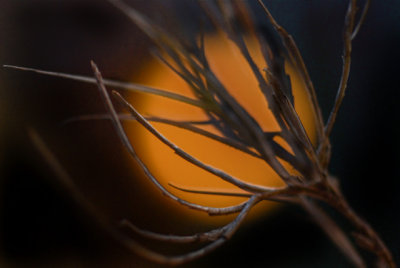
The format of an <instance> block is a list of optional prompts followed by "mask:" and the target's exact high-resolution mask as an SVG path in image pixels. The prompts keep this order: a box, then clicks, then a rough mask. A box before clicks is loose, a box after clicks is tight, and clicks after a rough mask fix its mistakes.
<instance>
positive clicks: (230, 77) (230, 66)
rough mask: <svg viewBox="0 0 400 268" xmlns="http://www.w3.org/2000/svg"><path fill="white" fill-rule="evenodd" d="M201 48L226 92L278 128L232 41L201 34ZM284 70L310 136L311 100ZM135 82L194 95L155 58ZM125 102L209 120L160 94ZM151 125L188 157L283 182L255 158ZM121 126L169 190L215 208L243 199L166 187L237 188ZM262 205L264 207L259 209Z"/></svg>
mask: <svg viewBox="0 0 400 268" xmlns="http://www.w3.org/2000/svg"><path fill="white" fill-rule="evenodd" d="M246 42H247V45H248V47H249V50H250V52H251V54H252V56H253V59H254V60H255V62H256V64H257V65H258V67H259V68H260V69H262V68H263V67H265V63H264V61H263V57H262V55H261V51H260V50H259V48H258V46H257V42H256V41H255V40H252V39H250V38H248V39H247V40H246ZM205 49H206V55H207V58H208V60H209V63H210V66H211V68H212V70H213V71H214V73H215V74H216V75H217V77H218V78H219V79H220V81H221V82H222V83H223V84H224V86H225V87H226V88H227V89H228V90H229V92H230V93H231V94H232V95H233V96H234V97H235V98H236V99H237V100H238V101H239V103H240V104H241V105H243V106H244V107H245V108H246V109H247V111H248V112H249V113H250V114H251V115H252V116H253V117H254V118H255V119H256V120H258V122H259V124H260V125H261V127H262V128H263V129H264V130H265V131H279V126H278V125H277V123H276V122H275V119H274V117H273V115H272V113H271V112H270V110H269V109H268V107H267V103H266V101H265V98H264V96H263V95H262V93H261V92H260V90H259V88H258V83H257V81H256V79H255V77H254V75H253V74H252V72H251V70H250V68H249V66H248V64H247V63H246V61H245V59H244V58H243V57H242V56H241V54H240V52H239V50H238V49H237V48H236V47H235V46H234V44H233V43H231V42H230V41H229V40H227V39H226V38H222V37H218V36H208V37H206V38H205ZM286 65H287V64H286ZM286 71H287V73H288V74H289V75H290V78H291V83H292V87H293V89H294V92H293V94H294V97H295V108H296V110H297V111H298V113H299V116H300V118H301V120H302V122H303V124H304V126H305V128H306V130H307V132H308V133H309V135H310V137H311V139H312V140H313V137H314V132H315V131H314V125H313V116H312V110H311V108H310V107H311V106H310V103H309V101H308V99H307V96H306V92H305V91H304V85H303V84H302V82H301V80H300V78H299V77H298V75H297V74H296V73H295V72H294V70H293V69H292V68H290V66H288V65H287V66H286ZM140 82H141V83H142V84H146V85H150V86H154V87H157V88H162V89H165V90H168V91H173V92H177V93H180V94H183V95H185V96H189V97H192V98H193V94H192V92H191V90H190V88H189V87H188V86H187V85H186V84H185V82H184V81H183V80H182V79H181V78H179V76H177V75H176V74H175V73H173V72H172V71H171V70H170V69H169V68H168V67H166V66H165V65H163V64H162V63H160V62H158V61H152V62H150V63H149V64H148V66H147V67H146V68H145V69H144V76H143V77H141V79H140ZM128 100H129V101H130V102H132V103H133V104H134V105H135V106H136V107H138V109H139V111H140V112H141V113H142V114H144V115H154V116H160V117H164V118H170V119H174V120H207V119H208V118H207V117H206V115H205V114H204V113H203V112H202V110H201V109H199V108H195V107H192V106H189V105H187V104H183V103H179V102H177V101H172V100H168V99H166V98H162V97H155V96H148V95H146V96H144V95H143V96H142V95H140V98H139V99H138V96H137V95H136V96H134V97H132V98H130V99H129V98H128ZM152 124H153V126H155V127H156V129H158V130H159V131H160V132H161V133H163V135H165V137H167V138H168V139H170V140H171V141H172V142H174V143H175V144H176V145H178V146H179V147H180V148H182V149H184V150H185V151H187V152H188V153H190V154H191V155H193V156H195V157H196V158H198V159H199V160H201V161H203V162H205V163H208V164H210V165H212V166H214V167H217V168H219V169H221V170H224V171H226V172H227V173H229V174H231V175H233V176H235V177H237V178H240V179H242V180H244V181H247V182H250V183H253V184H260V185H265V186H283V185H284V183H283V182H282V181H281V179H280V178H279V177H278V176H277V175H276V174H275V173H274V172H273V171H272V169H271V168H270V167H269V166H268V165H267V164H266V163H265V162H264V161H262V160H260V159H257V158H254V157H252V156H249V155H246V154H245V153H242V152H240V151H237V150H235V149H233V148H230V147H228V146H225V145H223V144H220V143H218V142H215V141H213V140H210V139H208V138H205V137H202V136H200V135H198V134H194V133H192V132H188V131H186V130H182V129H178V128H175V127H171V126H167V125H165V124H160V123H152ZM126 127H127V131H128V135H129V136H130V137H131V138H132V141H133V144H134V146H135V148H136V149H137V151H138V153H139V155H140V157H142V159H143V160H144V162H145V163H146V164H147V165H148V167H149V168H150V170H151V171H152V172H153V174H154V175H155V176H156V177H157V178H158V179H159V181H160V182H161V183H162V184H163V185H164V186H165V187H166V188H167V189H169V190H171V192H172V193H174V194H176V195H177V196H179V197H181V198H183V199H185V200H188V201H190V202H194V203H198V204H202V205H208V206H215V207H221V206H229V205H234V204H238V203H241V202H243V200H244V199H243V198H237V197H235V198H232V197H221V196H213V195H201V194H191V193H184V192H181V191H178V190H175V189H173V188H171V187H170V186H168V182H171V183H173V184H175V185H178V186H182V187H184V188H190V189H203V190H211V191H219V190H223V191H229V192H239V191H241V190H240V189H237V188H236V187H235V186H232V185H231V184H229V183H226V182H224V181H222V180H221V179H220V178H218V177H216V176H214V175H211V174H209V173H207V172H205V171H204V170H201V169H199V168H198V167H195V166H193V165H192V164H190V163H188V162H186V161H185V160H183V159H181V158H180V157H179V156H177V155H176V154H174V152H173V151H172V150H171V149H170V148H168V147H167V146H165V145H163V144H162V143H161V142H159V141H158V140H157V139H156V138H154V137H153V136H152V135H151V134H149V133H148V132H147V131H146V130H144V128H142V127H138V125H137V124H135V123H130V124H126ZM205 128H206V129H207V130H210V131H212V132H214V133H218V132H216V131H215V129H214V128H213V127H210V126H207V127H205ZM280 143H281V144H282V145H283V146H286V147H287V145H285V144H284V142H283V141H280ZM284 165H285V166H286V167H288V168H290V166H289V165H288V164H287V163H284ZM270 207H271V204H268V205H267V208H270ZM265 209H266V208H265V206H264V207H263V209H262V210H265ZM258 210H260V209H258ZM183 211H185V213H192V214H193V215H194V216H193V217H199V219H200V218H201V219H203V220H204V219H206V218H209V217H208V215H206V214H199V213H194V212H193V210H189V209H183ZM203 215H204V216H203Z"/></svg>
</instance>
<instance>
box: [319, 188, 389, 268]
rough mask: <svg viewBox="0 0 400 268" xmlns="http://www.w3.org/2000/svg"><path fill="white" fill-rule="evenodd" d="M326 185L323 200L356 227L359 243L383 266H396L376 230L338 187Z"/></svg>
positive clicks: (322, 195) (355, 234)
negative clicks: (354, 208) (358, 212)
mask: <svg viewBox="0 0 400 268" xmlns="http://www.w3.org/2000/svg"><path fill="white" fill-rule="evenodd" d="M325 186H326V188H324V189H322V191H321V192H320V197H321V200H323V201H325V202H326V203H327V204H329V205H330V206H331V207H333V208H335V209H336V210H337V211H338V212H340V213H341V214H342V215H343V216H344V217H346V218H347V219H348V220H349V222H350V223H351V224H352V225H353V226H354V227H355V228H356V232H355V233H353V235H354V237H355V238H356V242H357V244H358V245H359V246H360V247H362V248H364V249H366V250H368V251H369V252H371V253H372V254H374V255H376V256H377V258H378V260H379V261H380V262H381V263H382V264H384V265H385V266H383V267H390V268H395V267H396V264H395V262H394V260H393V257H392V254H391V252H390V250H389V249H388V248H387V246H386V245H385V243H384V242H383V240H382V239H381V238H380V236H379V235H378V234H377V233H376V232H375V230H374V229H373V228H372V227H371V226H370V225H369V224H368V223H367V222H366V221H365V220H364V219H362V218H361V217H360V216H359V215H358V214H357V213H356V212H355V211H354V210H353V209H352V208H351V206H350V205H349V204H348V202H347V201H346V199H345V198H344V196H343V195H342V194H341V192H340V191H338V189H332V188H331V186H329V185H325Z"/></svg>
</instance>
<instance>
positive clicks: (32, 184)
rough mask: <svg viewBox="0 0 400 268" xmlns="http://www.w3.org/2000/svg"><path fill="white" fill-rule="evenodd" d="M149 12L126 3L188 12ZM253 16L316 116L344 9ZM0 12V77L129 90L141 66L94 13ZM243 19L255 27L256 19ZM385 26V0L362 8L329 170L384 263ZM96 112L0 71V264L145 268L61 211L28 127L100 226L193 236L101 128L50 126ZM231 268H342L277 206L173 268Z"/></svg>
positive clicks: (391, 234) (144, 50)
mask: <svg viewBox="0 0 400 268" xmlns="http://www.w3.org/2000/svg"><path fill="white" fill-rule="evenodd" d="M160 2H162V4H161V3H160ZM160 2H158V1H156V0H151V1H150V0H147V1H141V0H131V1H130V3H131V4H132V6H134V7H136V8H137V9H139V10H141V11H142V12H144V13H146V14H148V15H149V16H150V17H152V18H155V19H158V20H161V19H162V18H163V16H164V15H162V14H168V12H166V11H167V10H169V9H171V10H174V12H175V13H176V14H179V16H178V17H179V19H182V20H184V21H185V23H186V21H188V20H189V19H191V18H192V17H193V16H194V15H195V14H196V12H197V11H196V10H195V9H194V8H193V7H192V6H191V5H190V4H188V1H183V0H181V1H178V0H170V1H160ZM266 4H268V6H269V7H270V9H271V12H272V14H273V15H275V17H276V19H277V21H278V22H280V23H281V24H282V25H283V26H284V27H285V28H286V29H287V30H288V32H289V33H291V34H292V35H293V36H294V38H295V40H296V41H297V44H298V46H299V48H300V51H301V52H302V54H303V56H304V58H305V62H306V64H307V67H308V69H309V71H310V74H311V77H312V79H313V81H314V84H315V87H316V89H317V94H318V96H319V99H320V101H321V103H322V107H323V109H324V116H325V118H327V115H328V111H329V109H330V107H331V105H332V103H333V99H334V96H335V93H336V87H337V85H338V81H339V77H340V67H341V51H342V40H341V37H342V26H343V17H344V14H345V10H346V7H347V1H334V0H329V1H328V0H327V1H316V0H309V1H294V0H286V1H266ZM0 10H1V11H0V40H1V41H0V64H1V65H3V64H13V65H20V66H28V67H35V68H39V69H45V70H54V71H60V72H68V73H77V74H84V75H91V68H90V64H89V61H90V60H92V59H93V60H94V61H95V62H96V63H97V64H98V65H99V67H100V69H101V71H102V72H103V75H104V76H105V77H108V78H115V79H121V80H131V81H132V79H135V80H140V77H141V75H142V74H141V73H140V72H141V70H140V68H139V66H141V65H143V64H144V63H145V62H146V61H147V60H148V59H149V58H148V57H149V53H148V49H149V48H151V47H152V46H151V43H150V42H149V40H148V39H147V38H146V37H145V36H144V35H143V34H142V33H140V31H139V30H138V29H137V28H136V26H134V25H133V24H132V23H131V22H130V21H129V20H128V19H126V18H125V16H123V15H122V14H120V13H119V11H118V10H116V9H115V8H113V7H112V6H111V5H110V4H108V3H107V1H98V0H84V1H83V0H79V1H78V0H68V1H51V0H30V1H1V2H0ZM255 12H256V14H257V15H259V16H262V12H260V10H259V9H257V10H255ZM171 16H172V15H171ZM399 19H400V2H399V1H395V0H387V1H384V2H382V1H380V2H378V1H372V3H371V8H370V12H369V13H368V16H367V18H366V21H365V24H364V25H363V27H362V29H361V31H360V33H359V35H358V37H357V38H356V40H355V41H354V47H353V62H352V73H351V78H350V83H349V90H348V92H347V96H346V98H345V101H344V104H343V109H342V110H341V112H340V114H339V117H338V120H337V125H336V127H335V128H334V132H333V137H332V143H333V156H332V164H331V168H330V170H331V172H332V173H333V174H334V175H336V176H338V177H339V178H340V179H341V182H342V188H343V191H344V193H345V196H346V197H347V198H348V200H349V203H350V204H351V205H352V206H353V207H354V209H355V210H356V211H357V212H358V213H359V214H360V215H362V216H363V217H365V218H366V219H367V220H368V222H369V223H370V224H371V225H372V226H373V227H374V228H375V229H376V231H377V232H378V233H380V234H381V236H382V238H383V240H384V241H386V242H387V244H388V246H389V248H391V249H392V251H393V254H394V255H395V258H396V260H397V262H398V263H399V262H400V255H399V254H400V253H399V251H398V248H399V241H400V232H399V231H398V226H400V215H399V211H400V195H399V194H398V189H399V187H400V181H399V168H398V161H399V158H400V157H399V154H398V150H399V149H400V142H399V139H398V137H399V135H400V133H399V113H398V110H397V107H396V105H397V104H398V100H399V90H398V88H399V85H398V74H397V72H398V62H399V60H400V50H399V47H400V26H399V22H398V21H399ZM102 111H103V106H102V104H101V102H100V98H99V96H98V93H97V90H96V87H95V86H88V85H85V84H82V83H78V82H73V81H68V80H63V79H59V78H51V77H46V76H42V75H37V74H31V73H25V72H19V71H15V70H10V69H4V68H2V69H0V198H1V201H0V235H1V237H0V250H1V260H0V265H2V266H6V267H55V266H56V267H159V266H158V265H154V264H151V263H148V262H146V261H144V260H142V259H140V258H138V257H136V256H135V255H134V254H132V253H130V252H128V251H127V250H126V249H124V248H123V247H122V246H120V245H119V244H118V243H116V242H115V241H113V239H112V238H110V237H109V236H108V235H107V234H106V233H105V232H104V231H102V229H101V228H99V227H97V225H96V223H95V222H93V221H92V220H91V219H90V218H89V217H87V216H86V215H85V213H84V212H83V211H82V210H81V209H80V208H79V206H77V204H75V203H74V202H73V201H71V198H70V196H69V195H68V193H66V192H65V191H64V190H63V188H62V187H60V186H59V184H57V182H56V181H55V180H54V178H53V177H54V175H53V173H52V172H51V170H50V169H49V168H48V166H47V165H46V164H45V163H44V161H43V160H42V158H41V157H40V155H39V154H38V153H37V152H36V150H35V148H34V147H33V146H32V144H31V142H30V140H29V138H28V135H27V128H28V127H32V128H35V129H36V130H37V131H38V132H39V133H40V135H42V137H43V138H44V139H45V140H46V142H47V143H48V144H49V146H50V147H51V148H52V150H53V151H54V152H55V153H56V155H57V156H58V157H59V159H60V160H61V162H62V163H63V164H64V166H65V168H66V169H67V170H68V172H69V173H70V175H71V176H72V177H73V178H74V180H75V182H76V184H78V186H79V187H80V189H82V192H83V193H84V194H85V196H87V197H88V198H89V199H90V200H92V201H93V202H94V204H95V205H96V207H98V209H99V210H100V211H102V212H103V213H104V214H106V215H109V218H110V220H115V221H116V222H117V220H118V219H120V218H122V217H124V216H126V215H129V218H130V219H132V221H134V222H135V223H137V224H138V225H140V226H146V227H148V229H151V230H157V231H164V232H167V233H169V232H171V231H173V230H176V228H179V231H180V232H182V233H185V232H190V231H194V230H196V231H199V230H204V229H206V228H207V226H204V225H202V224H201V223H196V222H192V221H190V219H189V218H187V217H186V218H185V217H180V216H179V215H175V214H174V213H171V212H170V211H164V210H160V209H159V204H160V203H161V202H164V201H163V200H164V199H163V197H162V196H158V197H157V195H151V194H152V193H154V192H156V191H155V190H154V189H153V188H152V187H151V186H149V185H148V186H146V185H143V186H141V185H139V186H138V185H136V184H135V181H134V176H135V174H136V172H135V169H134V165H133V164H132V163H131V162H129V161H127V160H126V159H127V157H126V156H127V154H126V152H125V151H124V150H123V149H122V146H120V143H119V141H118V139H117V136H116V135H115V134H114V133H113V130H112V128H111V124H110V123H109V122H80V123H75V124H70V125H66V126H61V123H62V122H63V121H64V120H66V119H68V118H71V117H73V116H77V115H82V114H88V113H100V112H102ZM149 196H152V197H151V198H149ZM153 196H156V197H154V198H153ZM160 223H162V224H160ZM164 247H165V245H164ZM244 265H246V266H249V267H266V266H268V267H348V266H349V264H348V262H347V261H346V260H345V259H344V257H343V256H342V255H341V254H340V252H339V251H338V250H337V249H336V248H335V247H334V246H333V245H332V244H331V242H330V241H329V240H328V239H327V238H326V237H325V236H324V234H323V233H322V232H321V231H320V230H319V229H318V228H317V227H316V226H314V224H313V222H312V221H311V220H310V219H309V218H308V217H307V215H306V214H305V213H303V212H302V211H301V210H300V209H297V208H290V207H288V208H282V209H281V210H279V211H277V212H275V213H273V214H271V215H268V216H267V217H266V218H265V219H263V220H261V221H258V222H255V223H251V224H248V225H246V226H244V227H243V228H241V229H240V230H239V232H238V233H237V234H236V235H235V236H234V237H233V239H232V240H231V241H230V242H228V243H227V244H226V245H225V246H223V247H222V248H220V249H219V250H217V251H215V252H214V253H213V254H211V255H209V256H207V257H205V258H203V259H200V260H198V261H195V262H193V263H189V264H188V265H186V266H185V267H205V266H207V267H242V266H244Z"/></svg>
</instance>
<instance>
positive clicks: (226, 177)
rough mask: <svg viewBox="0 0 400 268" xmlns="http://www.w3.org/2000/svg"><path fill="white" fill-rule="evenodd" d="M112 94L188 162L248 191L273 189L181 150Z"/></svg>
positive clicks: (116, 94) (127, 104) (120, 97)
mask: <svg viewBox="0 0 400 268" xmlns="http://www.w3.org/2000/svg"><path fill="white" fill-rule="evenodd" d="M112 93H113V95H114V96H116V97H117V99H118V100H119V101H120V103H121V104H123V105H124V107H125V108H126V109H128V110H129V112H131V114H132V115H133V116H134V117H135V118H136V120H137V121H138V122H139V123H140V124H142V125H143V126H144V127H145V128H146V129H147V130H148V131H149V132H150V133H152V134H153V135H154V136H155V137H156V138H158V139H159V140H160V141H161V142H163V143H164V144H165V145H167V146H168V147H170V148H171V149H172V150H174V152H175V153H176V154H177V155H179V156H180V157H182V158H183V159H185V160H187V161H188V162H190V163H192V164H193V165H195V166H198V167H199V168H201V169H204V170H205V171H208V172H209V173H211V174H214V175H215V176H217V177H220V178H221V179H223V180H224V181H227V182H229V183H231V184H233V185H235V186H237V187H239V188H241V189H243V190H245V191H250V192H258V193H261V192H271V191H274V190H275V189H274V188H269V187H265V186H260V185H253V184H250V183H246V182H244V181H242V180H239V179H237V178H235V177H233V176H230V175H229V174H227V173H225V172H223V171H221V170H219V169H217V168H214V167H212V166H210V165H207V164H204V163H203V162H201V161H200V160H198V159H196V158H195V157H193V156H191V155H190V154H188V153H187V152H185V151H183V150H182V149H180V148H179V147H178V146H176V145H175V144H174V143H172V142H171V141H169V140H168V139H167V138H165V137H164V136H163V135H162V134H161V133H160V132H158V131H157V130H156V129H155V128H154V127H153V126H152V125H151V124H150V123H149V122H148V121H147V120H146V119H145V118H144V117H143V116H142V115H141V114H140V113H138V112H137V111H136V109H135V108H134V107H133V106H132V105H131V104H130V103H129V102H127V101H126V100H125V99H124V98H123V97H122V96H121V95H120V94H119V93H118V92H116V91H113V92H112Z"/></svg>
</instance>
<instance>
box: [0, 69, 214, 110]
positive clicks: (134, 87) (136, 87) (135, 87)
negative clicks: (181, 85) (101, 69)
mask: <svg viewBox="0 0 400 268" xmlns="http://www.w3.org/2000/svg"><path fill="white" fill-rule="evenodd" d="M3 67H5V68H10V69H16V70H20V71H28V72H34V73H38V74H43V75H47V76H54V77H60V78H65V79H70V80H75V81H80V82H84V83H89V84H96V83H97V82H96V79H95V78H94V77H90V76H84V75H76V74H68V73H60V72H51V71H45V70H40V69H35V68H28V67H21V66H14V65H3ZM103 83H104V85H106V86H111V87H116V88H121V89H126V90H130V91H133V92H140V93H147V94H152V95H156V96H160V97H165V98H168V99H172V100H176V101H179V102H183V103H186V104H189V105H193V106H196V107H200V108H203V109H207V107H205V105H204V104H203V103H202V102H200V101H198V100H194V99H191V98H188V97H186V96H183V95H180V94H177V93H173V92H169V91H166V90H163V89H157V88H154V87H149V86H144V85H140V84H135V83H130V82H129V83H128V82H121V81H116V80H111V79H103Z"/></svg>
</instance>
